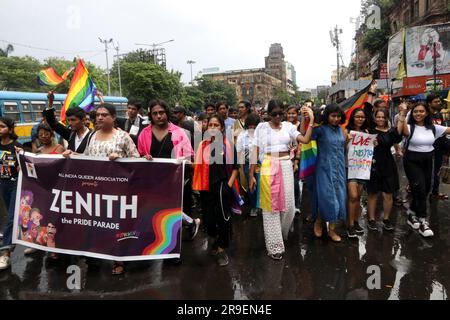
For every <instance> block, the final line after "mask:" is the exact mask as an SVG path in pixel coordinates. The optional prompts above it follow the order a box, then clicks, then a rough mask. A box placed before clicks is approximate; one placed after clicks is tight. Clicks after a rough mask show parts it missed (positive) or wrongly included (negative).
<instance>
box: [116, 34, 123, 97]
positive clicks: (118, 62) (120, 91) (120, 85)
mask: <svg viewBox="0 0 450 320" xmlns="http://www.w3.org/2000/svg"><path fill="white" fill-rule="evenodd" d="M114 49H116V52H117V55H116V57H117V73H118V75H119V94H120V96H122V79H121V77H120V54H119V42H117V47H114Z"/></svg>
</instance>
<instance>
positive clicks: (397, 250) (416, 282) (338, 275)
mask: <svg viewBox="0 0 450 320" xmlns="http://www.w3.org/2000/svg"><path fill="white" fill-rule="evenodd" d="M442 191H447V193H449V191H450V188H449V186H443V190H442ZM305 205H307V204H306V203H305ZM394 210H395V211H394V214H393V222H394V223H395V225H396V229H395V231H394V232H393V233H387V232H383V231H382V226H381V225H380V226H379V231H378V232H370V233H367V232H366V233H365V235H364V236H362V237H360V238H359V240H349V239H347V238H345V239H344V241H343V243H341V244H333V243H331V242H330V241H328V240H326V239H322V240H317V239H314V236H313V230H312V228H313V225H312V223H310V222H307V221H306V219H305V215H304V214H303V215H302V216H300V217H297V218H296V220H295V232H294V233H292V234H291V235H290V238H289V241H288V243H287V246H286V250H287V251H286V254H285V259H284V260H282V261H280V262H275V261H273V260H271V259H270V258H269V257H268V256H267V255H266V253H265V245H264V233H263V226H262V218H261V217H258V218H247V217H239V218H236V219H235V221H234V224H233V237H232V239H233V242H232V246H231V248H230V258H231V263H230V265H229V266H228V267H226V268H220V267H218V266H217V265H216V263H215V261H214V258H213V257H210V256H208V253H207V252H208V251H207V248H208V239H207V238H206V236H205V234H204V233H200V234H199V236H197V238H196V239H195V241H193V242H183V247H182V252H183V254H182V258H183V263H182V264H181V265H174V264H173V263H171V262H169V261H153V262H139V263H128V264H127V272H126V274H125V275H124V276H122V277H118V278H116V277H113V276H112V275H110V271H111V263H110V262H105V261H93V262H91V261H89V262H88V263H86V261H85V258H77V257H70V256H62V258H61V259H60V261H58V262H56V263H55V262H52V261H51V260H50V259H48V258H47V257H46V255H45V254H44V253H37V254H35V255H34V256H29V257H25V256H24V255H23V249H24V248H23V247H18V248H17V249H16V251H15V252H14V254H13V260H12V262H13V264H12V269H11V270H9V271H3V272H0V299H61V298H65V299H103V298H105V299H187V300H191V299H193V300H194V299H195V300H202V299H209V300H216V299H240V300H246V299H251V300H280V299H282V300H284V299H289V300H292V299H379V300H386V299H391V300H396V299H401V300H403V299H423V300H429V299H439V300H442V299H444V300H448V299H449V297H448V293H449V290H450V202H449V201H447V202H440V203H435V202H433V203H432V204H431V227H432V229H433V230H434V231H435V237H434V239H431V240H426V239H423V238H422V237H421V236H420V235H419V234H418V233H417V232H416V231H413V230H411V229H410V228H409V227H408V226H407V224H406V215H405V210H402V209H398V208H397V209H394ZM304 212H307V207H306V206H304ZM363 221H365V220H364V219H363ZM364 227H365V223H364ZM341 231H342V232H343V230H341ZM72 264H75V265H78V266H79V267H80V269H81V290H79V291H71V290H69V289H67V285H66V281H67V277H68V275H67V274H66V269H67V267H68V266H69V265H72ZM373 266H378V267H379V270H380V271H381V274H380V278H379V280H380V288H379V289H373V290H370V289H368V280H369V282H371V281H370V279H369V278H370V277H371V275H372V274H373V273H368V269H369V268H370V267H373ZM369 270H370V269H369Z"/></svg>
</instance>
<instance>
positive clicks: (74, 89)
mask: <svg viewBox="0 0 450 320" xmlns="http://www.w3.org/2000/svg"><path fill="white" fill-rule="evenodd" d="M96 93H97V87H96V86H95V84H94V81H92V78H91V76H90V75H89V72H88V70H87V69H86V66H85V65H84V61H83V60H82V59H79V60H78V65H77V68H76V69H75V74H74V75H73V78H72V83H71V84H70V89H69V92H68V93H67V97H66V100H65V101H64V105H63V107H62V109H61V121H63V122H64V121H66V112H67V110H69V109H70V108H72V107H80V108H82V109H84V111H86V112H89V111H91V110H92V109H94V101H95V95H96Z"/></svg>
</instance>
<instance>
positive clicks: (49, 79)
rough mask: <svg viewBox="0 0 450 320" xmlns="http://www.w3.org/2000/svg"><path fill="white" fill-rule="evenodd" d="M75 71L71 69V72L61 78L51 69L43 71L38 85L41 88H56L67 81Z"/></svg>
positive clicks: (65, 73) (39, 76)
mask: <svg viewBox="0 0 450 320" xmlns="http://www.w3.org/2000/svg"><path fill="white" fill-rule="evenodd" d="M74 69H75V68H71V69H70V70H67V71H66V72H64V74H63V75H62V76H59V74H57V73H56V71H55V69H53V68H51V67H50V68H47V69H45V70H42V71H40V72H39V74H38V76H37V81H38V84H39V85H41V86H50V87H56V86H58V85H60V84H61V83H63V82H64V81H66V79H67V77H68V76H69V74H70V73H71V72H72V71H73V70H74Z"/></svg>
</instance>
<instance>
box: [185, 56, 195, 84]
mask: <svg viewBox="0 0 450 320" xmlns="http://www.w3.org/2000/svg"><path fill="white" fill-rule="evenodd" d="M194 63H195V61H193V60H188V61H187V64H190V65H191V85H193V84H194V78H193V77H192V65H193V64H194Z"/></svg>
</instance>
